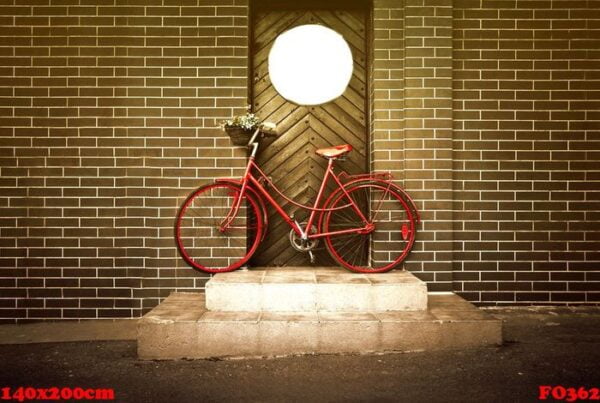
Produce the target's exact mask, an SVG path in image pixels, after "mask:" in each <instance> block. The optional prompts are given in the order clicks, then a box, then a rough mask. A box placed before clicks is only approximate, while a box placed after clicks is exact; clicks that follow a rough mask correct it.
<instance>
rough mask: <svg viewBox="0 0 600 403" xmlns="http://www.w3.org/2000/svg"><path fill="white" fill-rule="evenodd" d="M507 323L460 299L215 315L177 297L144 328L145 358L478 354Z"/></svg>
mask: <svg viewBox="0 0 600 403" xmlns="http://www.w3.org/2000/svg"><path fill="white" fill-rule="evenodd" d="M501 342H502V322H501V321H500V320H498V319H495V318H493V317H492V316H491V315H489V314H487V313H485V312H482V311H480V310H478V309H477V308H476V307H474V306H473V305H471V304H470V303H468V302H467V301H465V300H464V299H462V298H460V297H458V296H456V295H454V294H444V295H438V294H430V295H429V307H428V309H427V310H426V311H415V312H407V311H387V312H377V311H372V312H322V311H310V312H258V311H257V312H211V311H208V310H207V309H206V308H205V300H204V295H203V294H194V293H173V294H171V295H170V296H169V297H168V298H166V299H165V300H164V301H163V302H162V303H161V304H160V305H159V306H157V307H156V308H154V309H153V310H152V311H150V312H149V313H148V314H146V315H145V316H144V317H143V318H142V319H140V321H139V323H138V356H139V357H140V358H142V359H181V358H211V357H221V358H228V357H229V358H233V357H244V358H248V357H273V356H286V355H298V354H319V353H377V352H387V351H415V350H439V349H457V348H466V347H476V346H484V345H492V344H500V343H501Z"/></svg>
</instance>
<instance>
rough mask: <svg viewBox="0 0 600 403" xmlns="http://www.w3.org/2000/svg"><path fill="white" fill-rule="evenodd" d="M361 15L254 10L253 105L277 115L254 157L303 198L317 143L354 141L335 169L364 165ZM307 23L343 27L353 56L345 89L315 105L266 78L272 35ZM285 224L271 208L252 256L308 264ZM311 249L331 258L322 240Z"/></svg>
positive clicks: (264, 262)
mask: <svg viewBox="0 0 600 403" xmlns="http://www.w3.org/2000/svg"><path fill="white" fill-rule="evenodd" d="M365 21H366V14H365V12H363V11H360V10H348V11H337V10H336V11H333V10H312V11H308V10H285V11H283V10H280V11H262V10H259V11H258V12H257V13H256V14H255V16H254V33H253V48H252V49H253V54H252V64H253V76H254V80H253V108H254V111H255V112H256V113H257V114H258V115H259V116H260V117H261V118H263V119H265V120H268V121H271V122H274V123H277V125H278V129H279V131H280V133H281V135H280V136H279V137H278V138H277V139H276V140H275V141H274V142H272V143H271V144H268V143H267V142H264V143H263V148H262V149H261V151H260V153H259V156H258V158H257V159H258V162H259V164H260V165H261V166H262V168H263V169H264V171H265V172H266V173H267V174H268V175H269V176H271V177H272V178H273V180H274V182H275V184H276V186H277V187H278V188H279V189H280V190H282V191H283V193H284V194H285V195H287V196H288V197H291V198H293V199H294V200H296V201H299V202H300V203H303V204H308V205H312V203H314V200H315V198H316V195H317V192H318V190H319V186H320V184H321V178H322V176H323V173H324V170H325V167H326V166H327V162H326V160H325V159H323V158H322V157H319V156H318V155H316V154H315V150H316V149H317V148H322V147H328V146H333V145H339V144H345V143H348V144H352V146H353V147H354V150H353V151H352V152H351V153H350V154H349V155H348V158H347V160H346V161H344V162H338V163H337V167H338V171H339V170H344V171H346V172H348V173H349V174H355V173H362V172H366V170H367V128H366V127H367V121H366V119H367V115H366V87H367V84H366V83H367V54H366V36H365V32H366V29H365ZM304 24H322V25H324V26H327V27H329V28H331V29H333V30H335V31H336V32H338V33H340V34H341V35H343V37H344V39H345V40H346V41H347V42H348V44H349V45H350V49H351V51H352V56H353V59H354V72H353V75H352V78H351V80H350V84H349V85H348V87H347V88H346V91H345V92H344V94H342V96H340V97H339V98H337V99H335V100H333V101H331V102H328V103H326V104H323V105H319V106H301V105H296V104H294V103H292V102H289V101H287V100H285V99H284V98H282V97H281V96H280V95H279V94H278V93H277V91H276V90H275V88H274V87H273V85H272V84H271V81H270V79H269V73H268V55H269V51H270V50H271V47H272V45H273V43H274V41H275V39H276V38H277V36H278V35H279V34H281V33H282V32H284V31H286V30H288V29H291V28H293V27H296V26H298V25H304ZM331 189H333V187H331ZM331 189H329V190H331ZM273 193H275V192H272V194H273ZM276 199H277V200H278V202H279V203H281V205H282V206H284V209H285V210H286V211H288V212H293V213H294V217H295V219H297V220H298V221H299V222H303V221H306V220H307V218H308V212H307V211H305V210H302V209H298V208H297V207H295V206H293V205H291V204H289V203H287V202H286V201H285V200H284V199H283V198H281V197H279V196H278V197H276ZM289 232H290V228H289V226H288V225H287V224H285V222H284V221H283V220H282V219H281V218H280V217H279V216H278V215H277V214H276V213H274V212H271V213H270V216H269V229H268V233H267V236H266V238H265V240H264V242H263V244H262V245H261V247H260V248H259V250H258V251H257V252H256V254H255V255H254V258H253V260H252V262H251V264H252V265H254V266H295V265H307V264H309V258H308V254H305V253H301V252H297V251H295V250H294V249H293V248H292V247H291V245H290V242H289ZM315 254H316V256H317V262H316V263H317V264H319V265H336V263H335V262H334V261H333V260H332V259H331V258H330V257H329V254H328V253H327V251H326V250H325V245H324V242H320V244H319V246H318V249H317V250H316V251H315Z"/></svg>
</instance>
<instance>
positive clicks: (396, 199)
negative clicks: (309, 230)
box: [322, 182, 416, 273]
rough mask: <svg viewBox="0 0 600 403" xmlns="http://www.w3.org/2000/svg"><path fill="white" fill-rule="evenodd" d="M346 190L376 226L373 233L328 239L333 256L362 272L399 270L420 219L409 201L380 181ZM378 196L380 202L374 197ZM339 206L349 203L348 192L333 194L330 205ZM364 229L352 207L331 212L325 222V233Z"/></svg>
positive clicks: (352, 186)
mask: <svg viewBox="0 0 600 403" xmlns="http://www.w3.org/2000/svg"><path fill="white" fill-rule="evenodd" d="M345 190H346V191H347V193H348V194H349V195H350V197H351V198H352V199H353V200H355V201H356V202H357V204H358V205H359V207H360V208H361V211H362V213H363V215H365V217H366V218H367V219H368V220H369V222H373V224H374V226H375V227H374V230H373V231H372V232H370V233H362V234H361V233H353V234H345V235H328V236H325V244H326V246H327V250H328V251H329V253H330V255H331V257H332V258H333V259H334V260H335V261H337V262H338V263H340V264H341V265H342V266H343V267H345V268H346V269H348V270H350V271H353V272H358V273H383V272H387V271H389V270H392V269H393V268H394V267H397V266H398V265H399V264H400V263H401V262H402V261H404V259H406V257H407V256H408V254H409V252H410V250H411V248H412V246H413V244H414V241H415V234H416V221H415V220H416V217H415V214H414V212H413V211H412V209H411V207H410V206H409V204H408V202H407V201H406V200H405V198H404V197H402V195H400V194H399V193H398V192H397V191H396V190H395V189H394V188H393V187H391V188H390V187H387V186H386V185H385V184H381V183H376V182H366V183H365V182H361V183H355V184H351V185H349V186H347V188H345ZM375 193H377V194H380V199H377V197H376V196H373V195H374V194H375ZM387 199H389V200H387ZM339 203H347V198H346V197H345V192H341V191H340V192H339V193H337V194H333V195H332V197H331V198H330V202H329V203H327V205H328V206H330V207H335V206H336V205H338V204H339ZM362 226H363V223H362V220H361V219H360V218H359V216H358V214H357V213H356V212H355V211H354V210H353V209H352V208H351V207H348V208H345V209H342V210H336V211H328V212H326V213H325V214H324V217H323V220H322V230H323V232H325V233H327V232H332V231H336V230H342V229H348V228H360V227H362Z"/></svg>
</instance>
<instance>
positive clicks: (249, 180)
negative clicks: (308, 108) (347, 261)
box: [219, 143, 374, 240]
mask: <svg viewBox="0 0 600 403" xmlns="http://www.w3.org/2000/svg"><path fill="white" fill-rule="evenodd" d="M252 145H253V150H252V153H251V155H250V158H249V160H248V165H247V166H246V170H245V172H244V176H243V178H242V179H241V181H240V182H238V183H240V184H241V190H240V192H239V194H238V195H237V196H236V199H235V200H234V203H233V205H232V207H231V210H230V211H229V213H228V214H227V217H225V219H224V220H223V222H221V225H220V229H219V230H220V231H222V232H224V231H226V230H227V228H228V226H229V225H230V224H231V222H232V221H233V219H234V218H235V216H236V215H237V213H238V211H239V208H240V206H241V203H242V200H243V198H244V195H245V192H246V191H247V189H248V187H250V186H251V188H252V190H254V193H257V194H258V195H259V196H262V197H263V198H264V200H266V201H267V202H268V203H269V204H270V205H271V206H273V208H274V209H275V211H276V212H277V213H278V214H279V215H280V216H281V218H283V220H284V221H285V222H286V223H287V224H288V225H289V226H290V227H291V228H292V229H293V230H294V232H295V233H296V234H298V235H299V236H300V237H301V238H302V239H305V240H308V239H316V238H322V237H325V236H331V235H343V234H351V233H361V234H368V233H370V232H372V231H373V230H374V225H373V224H372V223H370V222H369V220H367V218H366V217H365V216H364V214H363V213H362V211H361V210H360V208H359V207H358V205H357V204H356V202H355V201H354V200H352V198H351V197H350V195H349V194H348V192H347V190H346V189H345V188H344V185H343V184H342V182H341V181H340V179H339V177H338V176H337V175H336V174H335V172H334V171H333V161H334V160H333V159H329V161H328V164H327V169H326V170H325V175H324V176H323V181H322V182H321V186H320V188H319V191H318V193H317V197H316V199H315V202H314V205H313V206H312V207H310V206H304V205H301V204H299V203H296V202H295V201H293V200H291V199H288V198H287V197H286V196H285V195H283V193H282V192H281V191H279V189H277V187H276V186H275V184H274V183H273V182H272V181H271V179H269V177H268V176H267V175H266V174H265V173H264V172H263V171H262V170H261V169H260V167H259V166H258V165H257V164H256V162H255V159H256V151H257V149H258V144H257V143H252ZM253 171H256V172H258V174H259V175H260V176H259V178H262V179H264V180H265V181H266V183H268V185H269V186H271V187H273V188H274V189H275V190H276V191H277V193H279V194H280V195H281V196H283V197H284V198H285V199H286V200H288V201H289V202H291V203H293V204H294V205H296V206H298V207H300V208H303V209H305V210H310V211H311V213H310V216H309V218H308V221H307V223H306V227H304V228H302V227H301V226H300V224H298V223H297V222H296V221H295V220H294V219H293V218H292V217H290V216H289V215H288V214H287V213H286V212H285V211H284V210H283V208H282V207H281V206H280V205H279V203H277V201H276V200H275V199H274V198H273V197H272V196H271V194H270V193H269V192H268V191H267V190H266V189H265V188H264V186H263V185H262V184H261V183H260V181H259V180H258V179H256V177H255V176H254V175H253ZM329 178H332V179H333V180H334V182H335V183H336V184H337V186H338V187H339V188H340V189H341V191H342V192H343V193H344V195H345V197H346V198H347V199H348V200H349V204H347V205H344V206H342V207H343V208H346V207H351V208H352V209H353V210H354V211H355V212H356V214H357V215H358V217H359V218H360V219H361V220H362V223H363V227H359V228H350V229H345V230H340V231H331V232H319V229H317V232H316V233H312V231H311V228H312V225H313V223H314V222H315V219H316V217H317V214H318V213H323V212H325V211H329V210H334V209H325V208H320V207H319V203H320V201H321V199H322V197H323V193H324V191H325V187H326V185H327V182H328V180H329ZM225 181H226V180H225Z"/></svg>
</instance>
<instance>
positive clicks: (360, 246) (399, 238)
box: [175, 124, 420, 273]
mask: <svg viewBox="0 0 600 403" xmlns="http://www.w3.org/2000/svg"><path fill="white" fill-rule="evenodd" d="M259 134H261V136H260V138H264V137H269V136H271V137H277V133H276V132H275V126H274V125H268V124H263V125H261V126H260V127H259V128H257V129H256V131H255V132H254V134H253V135H252V137H251V138H250V141H249V142H248V146H249V147H251V150H252V151H251V153H250V158H249V160H248V165H247V166H246V170H245V173H244V176H243V177H242V178H241V179H232V178H220V179H216V180H215V182H214V183H211V184H209V185H205V186H202V187H200V188H199V189H197V190H196V191H194V192H193V193H192V194H191V195H190V196H189V197H188V198H187V199H186V200H185V202H184V203H183V205H182V206H181V208H180V210H179V214H178V215H177V221H176V225H175V238H176V241H177V246H178V248H179V251H180V253H181V255H182V257H183V258H184V259H185V261H186V262H188V263H189V264H190V265H192V266H193V267H194V268H196V269H199V270H202V271H205V272H209V273H218V272H227V271H232V270H235V269H237V268H239V267H240V266H242V265H243V264H245V263H246V262H247V261H248V260H249V259H250V257H251V256H252V255H253V254H254V252H255V251H256V249H257V247H258V245H259V243H260V242H261V241H262V239H263V238H264V236H265V234H266V228H267V225H268V222H267V217H268V214H267V205H269V206H271V207H272V208H274V209H275V211H276V212H277V213H278V214H279V215H280V216H281V217H282V218H283V220H284V221H285V222H286V223H287V224H288V225H289V226H290V227H291V231H290V242H291V244H292V246H293V247H294V249H296V250H298V251H301V252H307V253H309V254H310V257H311V261H313V262H314V255H313V253H312V250H313V249H314V248H315V247H316V246H317V245H318V244H319V241H320V240H321V239H324V241H325V245H326V246H327V249H328V251H329V253H330V254H331V256H332V257H333V259H334V260H335V261H337V262H339V263H340V264H341V265H342V266H344V267H345V268H347V269H349V270H351V271H354V272H360V273H381V272H386V271H389V270H391V269H392V268H394V267H396V266H397V265H398V264H399V263H400V262H402V261H403V260H404V259H405V258H406V256H407V255H408V253H409V251H410V249H411V248H412V246H413V243H414V241H415V232H416V225H417V223H418V222H420V217H419V212H418V210H417V208H416V206H415V203H414V202H413V200H412V199H411V198H410V196H409V195H408V194H407V193H406V192H405V191H404V190H403V189H402V188H400V187H399V186H397V185H396V184H394V183H393V182H392V176H391V174H390V173H373V174H364V175H347V174H346V173H345V172H341V173H340V174H336V173H335V172H334V170H333V165H334V162H335V161H336V160H337V159H340V158H343V157H344V155H346V154H347V153H349V152H350V151H352V146H351V145H348V144H344V145H340V146H335V147H330V148H322V149H318V150H316V153H317V154H318V155H320V156H321V157H323V158H326V159H327V160H328V164H327V169H326V170H325V174H324V176H323V181H322V183H321V186H320V189H319V191H318V193H317V197H316V200H315V202H314V205H313V206H312V207H311V206H305V205H302V204H299V203H297V202H295V201H294V200H291V199H289V198H288V197H286V196H285V195H284V194H283V193H282V192H281V191H280V190H279V189H278V188H277V187H276V186H275V185H274V184H273V182H272V181H271V179H270V178H269V177H267V175H265V173H264V172H263V171H262V170H261V169H260V167H259V166H258V165H257V164H256V162H255V157H256V153H257V151H258V147H259V142H258V141H257V139H258V138H259ZM330 179H332V180H333V181H334V182H335V184H336V185H337V188H336V189H335V190H334V191H332V192H331V193H330V194H329V195H328V197H327V198H326V200H325V202H324V203H323V204H322V205H320V202H321V199H323V197H324V193H325V189H326V184H327V182H328V180H330ZM267 188H269V189H273V190H274V191H275V192H277V194H279V195H280V196H281V197H283V198H284V199H285V200H287V201H288V202H290V203H292V204H293V205H295V206H297V207H300V208H302V209H305V210H309V211H310V215H309V216H308V220H307V222H305V223H298V222H297V221H296V220H294V218H293V217H292V216H290V215H288V214H287V213H286V212H285V211H284V210H283V208H282V207H281V206H280V205H279V203H277V201H275V199H274V198H273V197H272V196H271V194H270V193H269V191H268V190H267Z"/></svg>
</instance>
